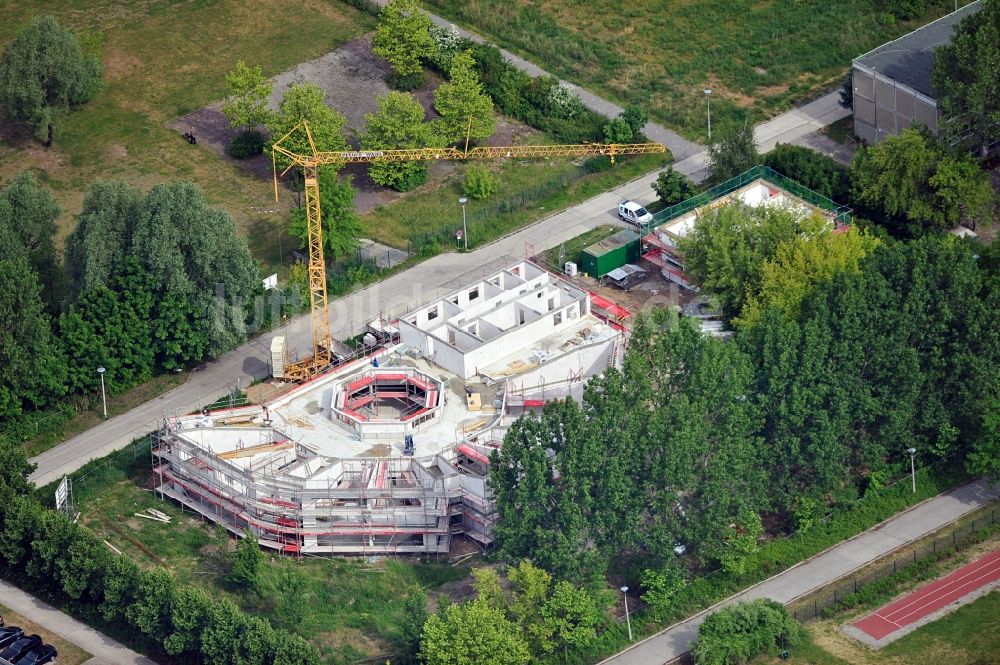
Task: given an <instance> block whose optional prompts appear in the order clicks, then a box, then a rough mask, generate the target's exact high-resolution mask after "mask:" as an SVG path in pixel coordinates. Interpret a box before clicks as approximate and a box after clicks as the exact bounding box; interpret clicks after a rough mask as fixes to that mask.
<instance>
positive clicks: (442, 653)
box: [420, 600, 531, 665]
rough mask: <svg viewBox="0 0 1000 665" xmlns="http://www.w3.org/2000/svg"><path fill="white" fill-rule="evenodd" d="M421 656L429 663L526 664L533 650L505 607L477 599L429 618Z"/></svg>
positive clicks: (422, 639) (450, 664)
mask: <svg viewBox="0 0 1000 665" xmlns="http://www.w3.org/2000/svg"><path fill="white" fill-rule="evenodd" d="M420 658H421V661H422V662H423V663H425V664H426V665H481V664H482V663H490V665H524V664H525V663H527V662H529V661H530V660H531V653H530V652H529V650H528V645H527V644H526V643H525V641H524V638H522V637H521V634H520V631H519V630H518V628H517V626H515V625H514V624H513V623H512V622H511V621H510V620H509V619H507V617H506V616H504V613H503V610H501V609H498V608H494V607H490V606H489V605H488V604H486V603H485V602H483V601H478V600H477V601H472V602H469V603H463V604H461V605H449V606H448V607H446V608H445V609H444V611H443V612H442V613H441V614H434V615H431V616H430V617H429V618H428V619H427V623H425V624H424V632H423V637H422V638H421V641H420Z"/></svg>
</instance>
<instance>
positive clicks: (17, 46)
mask: <svg viewBox="0 0 1000 665" xmlns="http://www.w3.org/2000/svg"><path fill="white" fill-rule="evenodd" d="M100 83H101V62H100V60H99V59H98V58H97V56H96V55H94V54H84V53H83V51H82V50H81V48H80V42H79V41H78V40H77V38H76V36H75V35H74V34H73V33H72V32H70V31H69V30H67V29H66V28H64V27H62V26H61V25H59V22H58V21H57V20H56V19H55V18H53V17H52V16H40V17H36V18H35V19H33V20H32V21H31V23H29V24H28V26H27V27H26V28H24V30H22V31H21V32H20V33H18V35H17V36H16V37H15V38H14V40H13V41H12V42H10V44H8V45H7V48H6V49H5V50H4V53H3V57H2V59H0V108H2V109H3V110H4V112H5V113H6V115H7V117H8V118H10V119H11V120H13V121H21V122H26V123H29V124H30V125H31V126H32V127H33V128H34V129H35V131H36V132H37V133H38V134H39V136H44V137H45V145H46V147H48V146H51V145H52V139H53V136H54V134H55V126H56V123H57V121H58V118H59V117H60V116H61V115H63V114H65V113H66V112H68V111H69V110H70V109H71V108H73V107H76V106H79V105H81V104H85V103H87V102H89V101H90V100H91V99H92V98H93V97H94V95H96V94H97V91H98V88H99V87H100Z"/></svg>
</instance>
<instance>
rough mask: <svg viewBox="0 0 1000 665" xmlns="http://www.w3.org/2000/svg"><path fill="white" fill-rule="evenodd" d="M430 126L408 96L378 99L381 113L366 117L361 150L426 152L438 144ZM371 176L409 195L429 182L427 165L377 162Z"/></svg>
mask: <svg viewBox="0 0 1000 665" xmlns="http://www.w3.org/2000/svg"><path fill="white" fill-rule="evenodd" d="M435 139H436V136H435V133H434V131H433V129H432V127H431V125H430V123H428V122H425V121H424V107H423V106H421V105H420V102H418V101H417V99H416V98H415V97H414V96H413V95H411V94H408V93H405V92H390V93H388V94H386V95H383V96H381V97H379V98H378V111H377V112H376V113H369V114H367V115H366V116H365V132H364V134H362V135H361V148H362V149H363V150H371V149H376V150H377V149H399V148H426V147H429V146H432V145H434V144H435V142H436V140H435ZM368 175H370V176H371V179H372V180H374V181H375V182H377V183H378V184H380V185H384V186H386V187H392V188H393V189H395V190H398V191H400V192H406V191H409V190H411V189H413V188H414V187H417V186H418V185H420V184H422V183H423V182H424V181H425V180H427V162H376V163H373V164H371V165H370V166H369V167H368Z"/></svg>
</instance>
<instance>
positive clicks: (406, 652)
mask: <svg viewBox="0 0 1000 665" xmlns="http://www.w3.org/2000/svg"><path fill="white" fill-rule="evenodd" d="M428 616H429V615H428V612H427V592H426V591H424V590H423V588H421V587H419V586H414V587H411V588H410V589H409V590H408V591H407V592H406V595H405V596H404V597H403V619H402V622H401V624H400V632H401V633H402V636H401V639H400V642H401V644H402V651H401V652H400V654H399V656H398V657H397V658H395V659H393V662H395V663H397V665H416V664H417V663H419V662H420V660H419V658H418V655H419V653H420V635H421V633H423V630H424V624H425V623H426V622H427V617H428Z"/></svg>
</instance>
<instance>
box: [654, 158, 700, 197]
mask: <svg viewBox="0 0 1000 665" xmlns="http://www.w3.org/2000/svg"><path fill="white" fill-rule="evenodd" d="M651 187H652V188H653V190H654V191H655V192H656V195H657V196H658V197H659V198H660V200H661V201H663V204H664V205H667V206H672V205H675V204H677V203H680V202H681V201H686V200H688V199H689V198H691V197H692V196H694V193H695V184H694V183H693V182H691V180H689V179H688V177H687V176H685V175H684V174H683V173H679V172H678V171H675V170H674V168H673V167H672V166H670V167H667V170H666V171H660V174H659V175H658V176H656V180H655V181H654V182H653V184H652V185H651Z"/></svg>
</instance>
